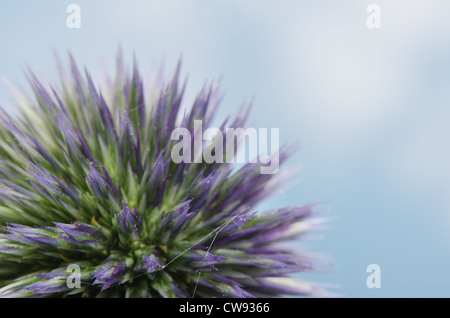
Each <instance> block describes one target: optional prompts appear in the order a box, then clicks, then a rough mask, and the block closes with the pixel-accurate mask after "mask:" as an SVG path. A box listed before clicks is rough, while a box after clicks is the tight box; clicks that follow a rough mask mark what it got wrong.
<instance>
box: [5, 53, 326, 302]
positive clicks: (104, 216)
mask: <svg viewBox="0 0 450 318" xmlns="http://www.w3.org/2000/svg"><path fill="white" fill-rule="evenodd" d="M179 70H180V67H179V66H178V67H177V69H176V72H175V74H174V76H173V78H172V79H171V80H170V81H168V82H167V83H165V82H164V81H163V80H162V79H161V78H157V80H155V81H153V82H152V85H150V87H149V88H147V86H144V83H143V80H142V79H141V75H140V73H139V71H138V67H137V65H136V63H135V64H134V67H133V69H132V72H127V71H126V70H125V67H124V66H123V62H122V59H121V58H120V57H119V59H118V63H117V74H116V76H115V77H114V78H113V79H109V81H108V82H107V83H106V84H105V85H103V86H101V87H99V86H96V85H95V84H94V81H93V79H92V77H91V76H90V74H89V73H88V72H87V71H85V72H84V73H82V72H81V71H80V70H79V68H78V67H77V65H76V63H75V62H74V60H73V58H70V67H69V70H68V71H66V70H65V69H64V68H62V67H60V77H61V82H60V83H59V86H52V85H47V84H44V83H42V82H41V81H40V80H39V79H38V78H37V76H35V75H34V74H33V73H32V72H30V73H29V82H30V86H31V88H32V92H33V98H27V97H25V95H23V96H22V97H21V102H20V105H21V109H20V113H19V114H18V115H17V116H14V117H13V116H12V115H10V114H8V113H6V112H5V111H3V110H2V111H1V114H0V120H1V123H2V125H1V126H0V223H1V225H2V228H1V230H0V296H1V297H45V296H52V297H59V296H65V297H68V296H78V297H79V296H82V297H193V296H194V297H277V296H282V295H315V294H318V293H319V292H320V288H318V287H317V286H316V285H315V284H313V283H307V282H303V281H300V280H298V279H297V278H294V277H292V275H293V274H294V273H299V272H304V271H310V270H313V264H314V260H313V259H312V258H310V257H308V256H307V255H303V254H299V253H297V252H296V251H292V250H289V249H287V248H283V247H282V246H280V243H283V242H286V241H288V240H290V239H294V238H297V237H298V236H299V235H302V234H303V233H305V232H308V231H309V230H310V229H311V228H312V227H313V226H314V222H313V220H314V219H311V216H312V215H313V214H314V213H315V205H305V206H298V207H289V208H282V209H278V210H274V211H267V212H257V211H256V205H257V204H258V203H259V202H260V201H261V200H263V199H264V198H266V197H267V196H268V195H270V194H273V193H275V192H276V191H277V189H278V186H279V185H280V182H282V181H283V180H284V178H285V177H286V174H285V173H282V172H279V173H277V174H261V173H260V170H259V168H260V164H254V163H247V164H245V165H243V166H240V167H236V166H235V165H233V164H229V163H223V162H213V163H205V162H201V163H188V162H180V163H175V162H174V160H172V159H173V158H172V155H171V149H172V147H173V146H174V145H175V144H176V141H175V140H172V138H171V134H172V132H173V131H174V129H176V128H177V127H185V128H187V129H189V131H191V132H192V136H191V140H190V141H189V143H190V144H192V145H193V144H194V140H195V136H196V134H198V133H201V132H198V131H195V129H194V128H195V127H194V122H195V121H198V120H201V121H202V124H203V127H210V126H211V125H212V123H213V116H214V114H215V112H216V108H217V106H218V104H219V102H220V101H221V94H220V91H219V90H218V86H217V85H216V84H215V83H213V84H211V85H209V86H205V88H203V89H202V90H201V92H200V93H199V94H198V95H197V97H196V99H195V101H194V103H193V105H192V107H191V108H189V109H186V110H185V109H183V107H182V98H183V94H184V90H185V86H180V84H179V79H178V78H179ZM242 113H243V115H241V116H236V117H235V118H234V119H232V120H227V121H225V122H224V123H223V124H222V126H221V127H220V130H221V131H224V130H225V128H226V127H243V125H244V124H245V121H246V119H247V117H248V109H245V110H243V112H242ZM224 144H225V140H224ZM290 153H291V149H289V148H284V149H282V150H281V151H280V152H279V158H280V163H283V162H285V160H286V159H287V158H288V157H289V155H290ZM194 155H195V154H194ZM73 266H75V267H73ZM73 268H79V269H80V271H79V273H78V274H79V282H80V284H79V285H78V286H76V287H73V286H70V284H69V283H68V280H69V279H71V277H72V274H73V273H74V271H73Z"/></svg>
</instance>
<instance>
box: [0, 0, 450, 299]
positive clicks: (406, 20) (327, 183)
mask: <svg viewBox="0 0 450 318" xmlns="http://www.w3.org/2000/svg"><path fill="white" fill-rule="evenodd" d="M70 3H76V4H78V5H80V7H81V29H68V28H67V26H66V18H67V16H68V14H67V13H66V7H67V5H69V4H70ZM130 3H131V2H130V1H118V0H113V1H105V0H97V1H95V3H94V1H86V0H79V1H58V2H55V1H49V0H47V1H45V0H44V1H20V4H19V3H18V2H17V1H2V2H1V4H0V43H1V44H0V47H1V50H0V56H1V57H2V58H1V59H0V77H4V78H7V79H8V80H10V81H11V82H12V83H19V84H21V85H25V86H26V84H25V77H24V75H23V71H24V69H25V67H26V65H29V66H30V67H31V68H33V69H34V70H37V72H38V73H39V74H42V76H43V78H45V77H48V78H49V79H55V73H56V72H55V71H56V68H55V64H54V55H53V53H54V52H57V53H58V54H60V55H61V56H64V55H65V53H66V52H67V50H70V51H71V52H72V53H73V55H74V56H75V57H76V59H77V60H78V61H79V62H80V63H82V64H84V65H86V66H87V67H88V68H89V69H90V70H91V72H92V73H94V77H96V76H95V74H96V72H98V70H99V68H98V67H97V65H98V64H99V62H100V61H103V63H104V64H105V67H106V68H107V69H109V68H111V67H112V65H113V61H114V58H115V56H116V52H117V48H118V46H119V45H121V46H122V48H123V51H124V55H125V56H126V57H127V58H129V61H130V63H131V58H132V55H133V53H134V54H135V55H136V57H137V60H138V63H139V65H140V66H141V68H142V70H143V72H144V73H146V70H148V71H149V72H150V70H151V68H152V67H155V66H158V65H159V64H160V63H161V61H164V63H165V65H166V69H167V71H168V72H170V71H172V70H173V68H174V67H175V65H176V62H177V61H178V58H179V57H180V56H182V57H183V74H184V75H185V76H188V80H189V82H188V91H187V93H188V94H187V100H192V98H193V96H194V94H195V93H196V92H197V91H198V90H199V89H200V88H201V87H202V85H203V83H204V82H205V80H210V79H213V78H216V77H220V76H223V80H222V87H223V89H224V90H225V92H226V97H225V99H224V102H223V104H222V106H221V113H220V115H221V116H225V114H229V113H234V112H235V111H236V110H237V109H238V108H239V106H240V105H241V103H242V102H243V101H244V100H246V99H248V98H251V97H254V98H255V104H254V108H253V113H252V116H251V119H252V120H251V123H252V124H253V125H255V126H257V127H266V128H270V127H278V128H280V138H281V142H282V143H289V142H294V141H300V143H301V149H300V151H299V152H298V153H297V154H296V155H295V156H294V157H293V158H292V159H291V160H290V162H289V163H290V164H291V165H296V166H298V167H300V172H299V173H298V174H297V175H295V176H292V180H293V181H294V182H295V185H294V186H292V187H291V188H289V189H287V190H286V191H285V192H283V193H281V194H280V195H277V196H275V197H273V198H271V199H269V200H268V201H267V202H266V203H265V204H262V205H261V209H266V208H270V207H275V206H281V205H283V206H284V205H294V204H303V203H309V202H314V201H320V200H325V199H330V200H331V201H329V202H328V203H327V204H326V208H327V211H326V212H325V214H324V215H325V216H329V217H333V218H335V220H334V221H333V223H332V227H331V228H330V229H327V230H323V231H321V232H320V233H318V234H320V236H321V238H319V239H315V240H310V241H308V245H309V246H310V248H311V250H313V251H317V252H323V253H325V254H328V255H330V258H331V260H332V262H333V264H335V265H334V266H333V267H332V272H330V273H323V274H322V273H320V274H314V275H308V276H307V278H308V279H312V280H317V281H323V282H330V283H333V284H337V285H339V286H340V287H339V288H337V289H335V291H336V292H338V293H340V294H342V295H343V296H347V297H449V296H450V292H449V289H448V282H449V281H450V277H449V276H450V275H449V274H448V270H447V269H448V268H449V267H450V257H449V255H450V244H449V242H450V231H449V230H450V198H449V195H448V194H449V191H450V144H449V143H448V137H447V136H450V90H449V89H448V87H450V45H449V43H450V3H449V2H448V1H447V2H446V1H444V0H415V1H407V0H398V1H387V0H384V1H382V0H378V1H376V0H374V1H361V0H354V1H353V0H343V1H334V0H321V1H317V0H315V1H313V0H304V1H294V0H291V1H289V0H282V1H274V0H239V1H238V0H230V1H224V0H189V1H187V0H186V1H181V0H178V1H174V0H168V1H139V0H135V1H133V2H132V3H133V4H132V5H130ZM370 3H377V4H379V6H380V8H381V28H380V29H376V30H372V29H368V28H367V26H366V18H367V16H368V13H367V12H366V8H367V6H368V5H369V4H370ZM0 104H1V105H2V106H3V107H5V108H8V109H13V107H14V106H13V102H12V97H11V94H10V93H9V92H8V90H7V89H6V87H5V86H0ZM372 263H375V264H379V265H380V267H381V281H382V283H381V288H380V289H368V288H367V286H366V277H367V275H368V274H367V273H366V267H367V265H369V264H372Z"/></svg>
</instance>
